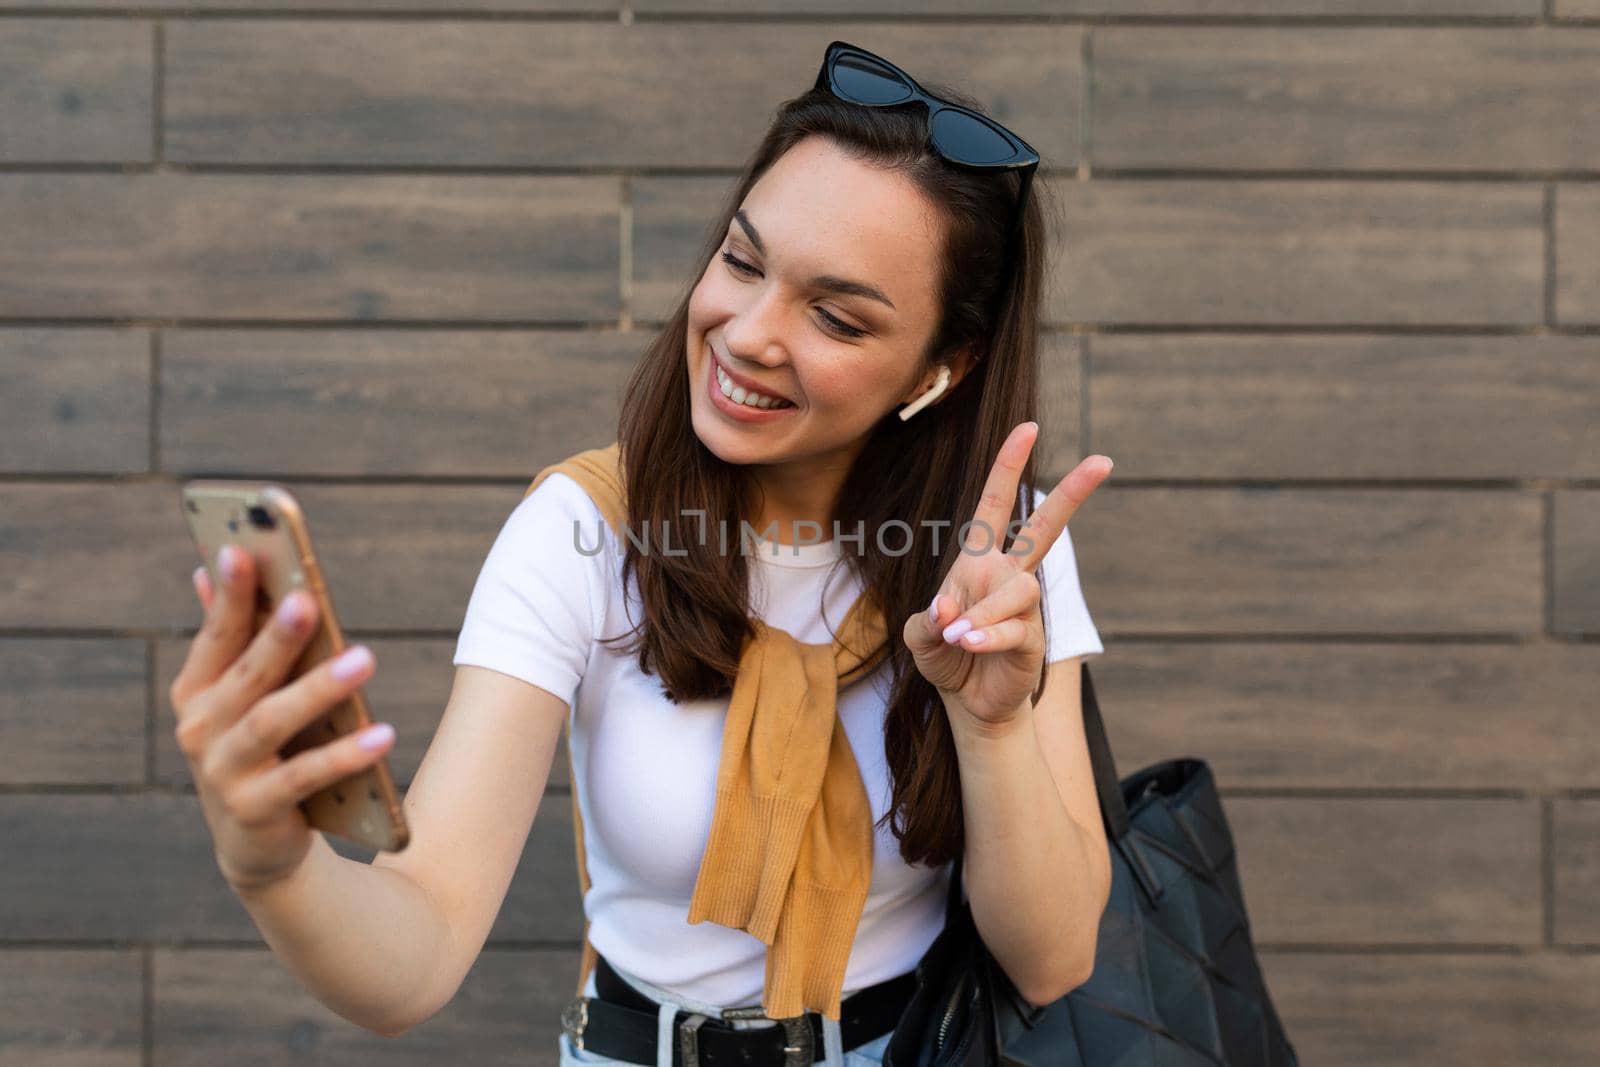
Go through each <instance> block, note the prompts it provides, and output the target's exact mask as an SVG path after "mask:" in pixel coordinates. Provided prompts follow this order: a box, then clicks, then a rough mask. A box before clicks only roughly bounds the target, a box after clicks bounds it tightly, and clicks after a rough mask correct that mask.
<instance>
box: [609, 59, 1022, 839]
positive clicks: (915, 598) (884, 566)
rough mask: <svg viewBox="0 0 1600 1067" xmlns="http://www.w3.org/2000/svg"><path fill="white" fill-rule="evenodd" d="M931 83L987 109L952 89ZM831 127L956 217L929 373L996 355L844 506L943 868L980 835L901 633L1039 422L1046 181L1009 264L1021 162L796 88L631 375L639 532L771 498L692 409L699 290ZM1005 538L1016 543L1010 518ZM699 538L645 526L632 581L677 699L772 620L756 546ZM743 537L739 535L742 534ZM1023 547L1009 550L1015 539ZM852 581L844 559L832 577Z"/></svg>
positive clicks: (634, 519)
mask: <svg viewBox="0 0 1600 1067" xmlns="http://www.w3.org/2000/svg"><path fill="white" fill-rule="evenodd" d="M928 89H929V91H930V92H933V93H936V94H938V95H940V96H942V97H944V98H946V99H948V100H951V101H952V102H956V103H961V104H964V105H965V106H967V107H970V108H972V109H973V110H975V111H982V110H983V109H982V108H981V107H979V105H978V104H977V103H976V102H975V101H973V100H971V99H970V98H968V97H966V96H965V95H964V94H961V93H958V92H955V91H953V90H951V89H950V88H948V87H945V86H935V85H929V86H928ZM811 136H822V137H826V138H828V139H829V140H830V141H831V142H833V143H834V144H835V145H837V146H838V147H839V148H840V149H841V150H843V151H845V152H847V153H849V154H850V155H851V156H853V157H855V158H859V159H862V160H864V161H866V162H869V163H871V164H873V165H876V166H882V167H885V168H891V169H895V170H898V171H899V172H900V173H902V174H904V175H906V177H907V178H909V179H910V180H911V181H912V182H914V183H915V185H916V187H917V188H918V189H919V190H921V191H922V193H923V194H924V195H925V196H926V197H927V198H928V200H929V201H930V202H931V203H932V204H933V205H934V209H935V211H936V212H937V213H938V214H939V216H940V217H941V218H942V219H943V221H944V244H943V249H942V252H943V255H942V257H941V263H940V267H939V274H938V277H937V279H936V284H937V285H938V288H939V307H940V316H941V317H940V320H939V323H938V326H937V328H936V329H935V330H934V333H933V336H932V339H931V341H930V343H929V345H928V348H927V349H926V351H924V352H923V354H922V359H923V364H922V368H923V369H926V368H927V367H928V366H930V365H932V364H933V363H936V362H944V361H946V360H948V359H950V358H952V357H953V356H954V355H955V354H956V353H958V352H959V351H960V350H961V349H962V348H963V347H964V346H967V345H971V346H973V347H972V354H973V356H974V357H977V358H978V359H979V362H978V363H977V364H976V365H975V366H974V367H973V368H972V370H971V371H970V372H969V373H968V374H967V375H965V376H964V377H963V378H962V379H961V380H960V381H959V382H958V383H957V384H956V385H955V387H954V389H953V390H951V391H950V392H948V393H946V394H945V395H944V396H942V397H940V400H939V403H937V404H935V405H933V406H931V407H929V408H928V409H926V410H924V411H922V412H920V413H919V414H918V415H916V416H915V417H913V418H911V419H910V420H906V421H902V420H901V419H900V418H898V417H897V415H896V414H895V413H894V412H890V413H888V414H887V415H886V416H885V417H884V418H883V419H881V420H880V421H879V422H878V424H877V425H876V426H875V427H874V428H873V429H872V431H871V433H870V436H869V439H868V443H867V445H866V447H865V448H864V449H863V450H862V451H861V453H860V455H859V457H858V458H857V460H856V462H855V464H854V466H853V467H852V469H851V470H850V472H849V474H848V476H847V477H846V479H845V482H844V486H843V489H842V491H841V493H840V497H839V500H838V503H837V506H836V509H835V514H834V519H835V521H837V522H838V523H839V528H840V529H842V530H844V531H847V532H849V531H856V530H857V529H858V528H859V529H864V530H865V531H867V534H866V538H865V542H864V544H862V545H861V547H860V548H859V549H858V550H857V551H853V552H850V551H846V552H841V561H840V562H841V563H845V564H848V565H849V566H851V567H853V568H854V570H855V571H856V573H857V574H859V575H860V577H861V579H862V583H863V586H862V588H863V590H864V592H863V595H872V596H875V597H876V598H877V604H878V606H879V607H880V609H881V610H882V611H883V616H884V619H885V621H886V624H887V629H888V639H887V645H888V648H887V656H888V662H889V663H890V664H891V665H892V666H891V668H890V669H891V671H892V678H893V686H892V690H891V696H890V700H889V706H888V710H887V719H886V722H885V725H884V748H885V754H886V756H887V761H888V767H889V772H890V779H891V783H892V796H893V799H892V803H891V805H890V809H889V811H888V813H887V814H886V815H885V821H888V822H889V825H890V827H891V829H892V832H893V833H894V834H895V836H896V837H897V838H899V840H900V854H901V857H902V858H903V859H904V860H905V861H906V862H907V863H922V864H925V865H927V866H930V867H933V866H941V865H943V864H945V863H948V862H950V861H951V860H953V859H954V858H955V856H956V855H957V854H958V853H959V852H960V851H961V850H963V848H964V842H965V837H964V829H963V822H962V807H961V789H960V778H959V769H958V764H957V760H956V750H955V741H954V738H953V737H952V736H951V733H950V725H949V721H948V719H947V718H946V712H945V710H944V707H943V704H942V702H941V701H940V699H939V695H938V692H937V691H936V690H935V689H934V687H933V686H932V685H931V684H929V683H928V682H927V680H926V679H924V678H923V677H922V675H921V673H920V672H918V671H917V669H916V665H915V663H914V662H913V660H912V657H911V652H910V650H909V649H907V648H906V646H905V642H904V641H903V640H902V639H901V631H902V628H903V626H904V624H905V620H906V619H908V618H909V617H910V616H911V613H912V612H915V611H925V610H927V607H928V604H929V602H930V601H931V600H932V599H933V595H934V593H935V592H937V591H938V588H939V585H940V583H941V582H942V581H943V578H944V575H945V574H946V573H947V572H948V571H949V569H950V567H951V566H953V565H954V563H955V560H956V558H957V553H958V552H960V545H959V544H957V543H956V541H955V537H954V534H955V531H956V530H958V529H959V528H960V527H961V524H962V523H964V522H966V521H968V520H969V519H970V518H971V517H972V516H973V514H974V513H975V512H976V510H977V507H978V501H979V497H980V496H981V495H982V492H983V484H984V481H985V480H986V478H987V475H988V472H989V467H990V464H992V463H993V460H994V457H995V456H996V455H997V454H998V452H999V450H1000V445H1001V444H1002V443H1003V442H1004V440H1005V438H1006V436H1007V435H1008V434H1009V433H1010V431H1011V430H1012V429H1013V428H1014V427H1015V426H1016V425H1017V424H1018V423H1020V422H1024V421H1027V420H1030V419H1034V420H1036V419H1037V418H1038V393H1039V365H1038V314H1039V302H1040V294H1041V292H1042V291H1043V285H1044V271H1045V222H1044V217H1043V215H1042V211H1041V206H1040V194H1041V193H1042V192H1043V191H1044V189H1043V183H1042V182H1040V181H1038V180H1037V179H1036V180H1035V181H1034V183H1033V186H1032V189H1031V191H1030V192H1031V195H1030V196H1029V198H1028V203H1027V205H1026V208H1025V210H1024V213H1023V218H1022V221H1021V228H1020V231H1019V232H1018V233H1017V235H1016V237H1015V238H1014V241H1015V245H1014V247H1013V250H1012V258H1013V260H1014V263H1013V266H1014V271H1010V272H1008V271H1007V270H1006V269H1004V268H1005V266H1006V263H1005V249H1006V247H1007V245H1006V238H1007V234H1006V228H1007V225H1008V224H1009V223H1010V221H1011V218H1012V212H1013V210H1014V207H1013V205H1014V204H1015V199H1016V195H1017V187H1018V184H1019V177H1018V175H1017V174H1016V172H1005V173H996V172H992V171H991V172H983V171H976V170H972V169H968V168H963V167H956V166H952V165H951V164H949V163H947V162H946V161H945V160H943V159H941V158H940V157H939V156H938V155H937V154H935V153H934V152H933V151H932V150H931V149H930V148H929V147H928V143H927V142H928V127H927V118H926V112H925V111H924V110H923V109H922V108H921V107H919V106H916V105H914V104H912V105H906V106H896V107H880V108H866V107H859V106H856V105H853V104H849V103H846V102H844V101H841V100H837V99H835V98H834V97H833V96H832V95H831V94H830V93H828V92H827V91H826V90H818V89H811V90H809V91H807V92H806V93H804V94H803V95H801V96H799V97H796V98H795V99H793V100H790V101H787V102H786V103H784V104H783V105H782V106H781V107H780V108H779V109H778V112H777V115H776V117H775V118H774V120H773V123H772V126H771V128H770V129H769V130H768V131H767V133H766V135H765V137H764V138H763V139H762V141H761V144H760V146H759V147H758V148H757V149H756V151H755V153H754V155H753V156H752V157H751V159H750V161H749V163H748V164H747V165H746V167H745V170H744V173H743V175H742V176H741V177H740V179H739V181H738V182H737V185H736V188H735V189H734V191H733V192H732V194H731V195H730V196H729V198H728V199H727V201H726V202H725V203H724V204H723V205H722V207H721V209H720V210H719V212H718V213H717V216H716V219H715V221H714V222H713V224H712V225H711V228H710V229H709V230H708V231H707V233H706V237H705V240H704V244H703V246H702V247H701V249H700V252H699V258H698V260H697V264H698V266H697V268H696V271H695V273H694V275H693V280H692V281H691V283H690V285H689V286H688V288H687V289H686V290H685V293H684V295H683V297H682V298H681V299H680V300H679V302H678V306H677V310H676V311H674V312H673V314H672V316H671V318H670V319H669V320H668V321H667V323H666V324H665V325H664V326H663V327H662V329H661V332H660V333H659V334H658V335H657V336H656V338H655V339H654V341H652V342H651V344H650V345H649V347H648V348H647V349H646V350H645V352H644V354H643V356H642V357H641V359H640V360H639V362H638V364H637V365H636V367H635V368H634V370H633V373H632V375H631V377H630V379H629V381H628V384H627V386H626V389H625V390H624V394H623V398H622V403H621V415H620V419H619V423H618V432H617V439H618V441H619V443H620V446H621V452H622V462H623V468H624V477H625V479H626V494H627V501H628V527H629V529H630V530H632V531H635V532H637V531H641V530H642V531H649V530H651V529H654V528H656V527H657V526H658V524H661V523H666V522H668V521H669V520H670V519H671V517H673V516H678V517H679V518H678V520H677V522H673V523H671V525H673V526H674V527H676V526H678V525H680V524H681V523H682V522H683V519H682V518H681V516H682V515H683V514H684V512H687V511H692V510H694V509H704V511H705V522H706V524H707V527H709V528H716V527H717V526H718V523H719V522H722V521H725V522H726V523H727V528H728V529H729V530H730V532H731V531H742V530H743V526H742V525H741V523H742V521H743V520H745V518H746V514H745V512H744V511H743V510H742V506H743V505H744V504H745V503H747V502H748V501H750V500H751V499H752V496H753V493H754V492H755V486H754V482H753V480H752V479H750V478H749V476H748V472H746V471H745V469H744V468H743V467H741V466H738V465H734V464H729V463H726V462H725V461H723V460H722V459H720V458H719V457H717V456H716V455H715V454H713V453H712V452H711V451H710V450H709V449H707V448H706V447H705V445H704V444H702V443H701V441H700V440H699V438H698V437H697V436H696V435H695V433H694V428H693V425H692V424H691V422H690V418H689V411H690V396H689V392H688V390H689V384H688V381H687V375H686V373H685V370H684V368H685V365H686V362H687V352H686V333H687V325H688V315H689V297H690V294H691V293H692V291H693V288H694V285H695V284H696V283H697V282H698V279H699V278H700V277H701V276H702V275H703V273H704V271H705V270H706V268H707V266H708V265H709V264H710V262H711V258H712V256H713V255H714V254H715V253H716V252H717V251H718V249H719V248H720V246H721V243H722V240H723V238H724V235H725V234H726V233H727V229H728V226H729V225H730V223H731V222H732V219H733V213H734V212H735V211H736V210H737V209H738V207H739V205H740V204H742V203H743V202H744V198H745V196H746V194H747V193H748V192H749V191H750V189H751V187H753V186H754V185H755V183H756V182H757V180H759V179H760V177H761V176H762V175H763V174H764V173H765V172H766V171H767V169H768V168H769V167H771V166H772V165H773V163H774V162H776V161H777V160H778V159H779V158H780V157H781V156H782V155H783V154H784V153H785V152H787V151H788V150H789V149H791V148H793V147H794V146H795V145H796V144H798V143H799V142H800V141H801V140H803V139H805V138H807V137H811ZM1002 286H1004V291H1001V287H1002ZM1036 451H1037V450H1036ZM1033 471H1034V459H1033V456H1030V458H1029V460H1028V464H1027V466H1026V468H1025V469H1024V472H1023V479H1022V487H1021V490H1020V491H1019V493H1018V498H1019V499H1018V502H1017V504H1018V507H1017V508H1015V509H1014V511H1013V516H1012V518H1013V520H1017V519H1026V517H1027V516H1028V514H1030V513H1031V511H1032V505H1033V496H1032V491H1031V487H1032V485H1033V481H1034V479H1033ZM892 520H900V522H903V523H906V524H908V525H909V526H910V527H911V532H910V535H909V536H910V548H909V550H908V551H905V552H903V553H902V554H900V555H889V554H886V553H881V552H877V551H875V549H876V547H877V546H876V543H875V542H876V534H875V531H877V530H879V529H880V528H881V527H882V525H883V524H885V523H888V522H890V521H892ZM939 521H943V522H946V523H948V525H946V526H941V527H940V528H939V529H938V530H937V531H935V530H934V529H933V527H932V526H931V525H930V523H933V522H939ZM858 522H861V523H863V525H862V526H861V527H858V526H857V523H858ZM895 529H896V533H895V535H894V536H893V538H892V539H890V538H889V537H887V536H886V539H885V543H886V544H890V545H892V546H893V547H894V548H895V549H896V550H898V549H899V547H900V545H901V543H902V536H903V535H902V533H901V532H900V531H899V528H898V527H896V528H895ZM1013 529H1014V528H1013ZM935 533H937V535H938V540H939V553H938V555H937V556H936V555H935V554H934V552H933V548H932V542H933V537H934V536H935ZM996 533H997V535H998V536H1000V537H1001V538H1004V533H1003V532H1001V531H996ZM699 540H700V541H701V543H699V544H696V543H694V542H695V539H694V538H693V537H679V538H676V543H674V544H673V545H672V548H671V554H668V553H665V552H660V551H655V552H640V551H639V550H638V547H637V545H636V544H635V543H633V538H632V536H630V537H629V538H626V539H625V541H626V542H627V543H626V544H625V557H624V563H623V572H622V574H623V582H624V588H626V584H627V581H628V576H629V574H630V573H631V574H634V575H636V577H637V580H638V588H639V594H640V597H641V599H642V602H643V608H644V614H645V618H644V619H643V620H642V621H641V622H640V623H639V624H637V625H636V626H635V627H634V629H633V630H632V631H630V634H638V633H639V632H640V630H641V628H642V636H640V637H638V638H636V639H635V640H634V641H633V643H632V644H630V645H629V647H628V651H630V652H631V651H633V650H635V649H637V650H638V652H639V667H640V669H641V670H642V671H643V672H645V673H647V674H648V673H652V672H654V673H656V674H658V675H659V676H660V678H661V680H662V685H663V687H664V690H665V693H666V695H667V697H668V699H670V700H672V701H673V702H675V703H676V702H679V701H682V700H695V699H707V698H712V697H721V696H725V695H729V694H731V692H732V683H733V679H734V677H735V676H736V675H737V673H738V666H739V656H740V652H741V650H742V649H743V646H744V642H745V640H746V638H747V637H750V636H753V634H754V629H753V627H752V626H751V625H750V621H749V615H750V604H749V572H748V565H747V561H746V557H745V555H744V554H743V553H742V552H740V551H737V550H733V551H728V552H722V551H719V550H718V548H717V541H718V539H717V538H716V537H706V538H700V539H699ZM706 541H709V542H710V544H706V543H704V542H706ZM741 541H742V538H740V537H739V536H738V535H737V534H734V535H733V536H732V537H730V540H729V544H731V545H734V546H737V545H738V544H739V543H741ZM1004 542H1005V543H1006V544H1007V546H1008V544H1009V538H1004ZM852 544H854V542H852ZM680 553H681V554H680ZM836 566H837V564H836ZM833 576H834V574H833V573H832V572H830V575H829V578H830V580H831V579H832V578H833ZM819 608H820V605H819ZM630 634H624V635H622V637H628V636H629V635H630ZM607 640H608V641H616V640H620V638H617V637H613V638H609V639H607ZM863 651H865V650H863ZM880 662H881V661H880ZM1043 689H1044V679H1043V678H1042V677H1041V679H1040V683H1039V689H1038V690H1037V691H1036V692H1035V693H1034V694H1033V698H1032V699H1033V700H1035V701H1037V700H1038V698H1039V694H1040V693H1041V692H1042V691H1043Z"/></svg>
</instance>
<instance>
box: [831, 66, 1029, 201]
mask: <svg viewBox="0 0 1600 1067" xmlns="http://www.w3.org/2000/svg"><path fill="white" fill-rule="evenodd" d="M816 87H817V88H818V89H826V90H828V91H829V92H831V93H832V94H833V95H834V96H837V97H838V98H839V99H841V100H845V101H848V102H849V103H852V104H860V105H862V106H863V107H890V106H892V105H894V104H904V103H906V102H908V101H911V100H917V101H920V102H921V103H922V104H923V105H924V106H926V107H927V109H928V140H929V142H930V143H931V144H932V146H933V149H934V151H936V152H938V153H939V155H940V156H942V157H943V158H944V159H946V160H948V161H949V162H951V163H955V164H957V165H959V166H963V167H973V168H976V169H979V170H1021V171H1022V184H1021V186H1019V187H1018V189H1017V203H1016V207H1015V209H1014V211H1013V215H1012V224H1011V230H1012V232H1015V230H1016V228H1017V227H1018V226H1020V225H1021V222H1022V209H1023V206H1024V205H1025V204H1026V203H1027V202H1028V189H1029V187H1030V186H1031V185H1032V184H1033V172H1034V171H1035V170H1037V169H1038V167H1039V153H1038V152H1035V151H1034V150H1033V146H1031V145H1030V144H1028V142H1027V141H1024V140H1023V139H1022V138H1020V137H1018V136H1017V135H1016V134H1014V133H1012V132H1011V131H1010V130H1008V129H1006V128H1005V127H1004V126H1002V125H1000V124H999V123H998V122H995V121H994V120H993V119H990V118H987V117H985V116H983V115H980V114H978V113H977V112H976V111H973V110H971V109H970V108H965V107H962V106H961V105H960V104H952V103H950V102H949V101H947V100H941V99H940V98H939V97H937V96H934V95H933V94H932V93H929V92H927V91H926V90H925V89H923V88H922V86H920V85H918V84H917V83H916V80H915V79H914V78H912V77H911V75H909V74H907V73H906V72H905V71H903V70H901V69H900V68H899V67H897V66H895V65H894V64H893V63H891V62H889V61H888V60H887V59H884V58H883V57H882V56H877V55H873V54H872V53H871V52H869V51H867V50H866V49H865V48H858V47H856V46H855V45H853V44H850V43H848V42H846V41H834V42H833V43H832V44H830V45H828V51H827V53H826V54H825V55H824V56H823V57H822V69H821V70H819V71H818V72H817V84H816Z"/></svg>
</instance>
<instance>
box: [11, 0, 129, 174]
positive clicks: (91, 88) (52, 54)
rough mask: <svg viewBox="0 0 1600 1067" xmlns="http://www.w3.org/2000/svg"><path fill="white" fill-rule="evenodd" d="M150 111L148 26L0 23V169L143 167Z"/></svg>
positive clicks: (48, 21) (80, 22)
mask: <svg viewBox="0 0 1600 1067" xmlns="http://www.w3.org/2000/svg"><path fill="white" fill-rule="evenodd" d="M0 6H8V5H0ZM154 112H155V30H154V24H153V23H150V22H148V21H144V20H125V21H95V20H86V19H43V18H41V19H7V20H6V21H4V22H0V163H21V162H29V161H38V162H48V163H145V162H149V161H150V160H151V159H152V158H154V148H155V137H154V133H153V128H154V127H153V123H154Z"/></svg>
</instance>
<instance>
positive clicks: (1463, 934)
mask: <svg viewBox="0 0 1600 1067" xmlns="http://www.w3.org/2000/svg"><path fill="white" fill-rule="evenodd" d="M1223 802H1224V803H1225V804H1226V805H1227V816H1228V822H1229V824H1230V825H1231V827H1232V829H1233V834H1234V844H1235V847H1236V848H1237V849H1238V864H1239V871H1240V876H1241V878H1242V879H1243V884H1244V886H1245V890H1244V897H1245V904H1246V906H1247V907H1248V908H1249V910H1250V928H1251V935H1252V937H1253V938H1254V939H1255V941H1256V942H1257V943H1258V944H1261V943H1273V944H1276V943H1280V942H1281V943H1284V944H1286V945H1298V946H1306V945H1342V946H1350V945H1430V944H1432V945H1450V944H1458V945H1505V946H1512V945H1517V946H1528V947H1533V946H1537V945H1538V944H1539V943H1540V920H1541V915H1542V904H1541V899H1540V872H1539V862H1540V853H1539V803H1538V801H1536V800H1533V799H1527V798H1517V799H1510V798H1505V799H1502V798H1483V799H1475V798H1466V797H1449V798H1434V797H1393V798H1391V797H1382V798H1377V797H1371V798H1369V797H1322V796H1319V797H1254V796H1249V797H1244V796H1228V795H1226V790H1224V797H1223Z"/></svg>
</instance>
